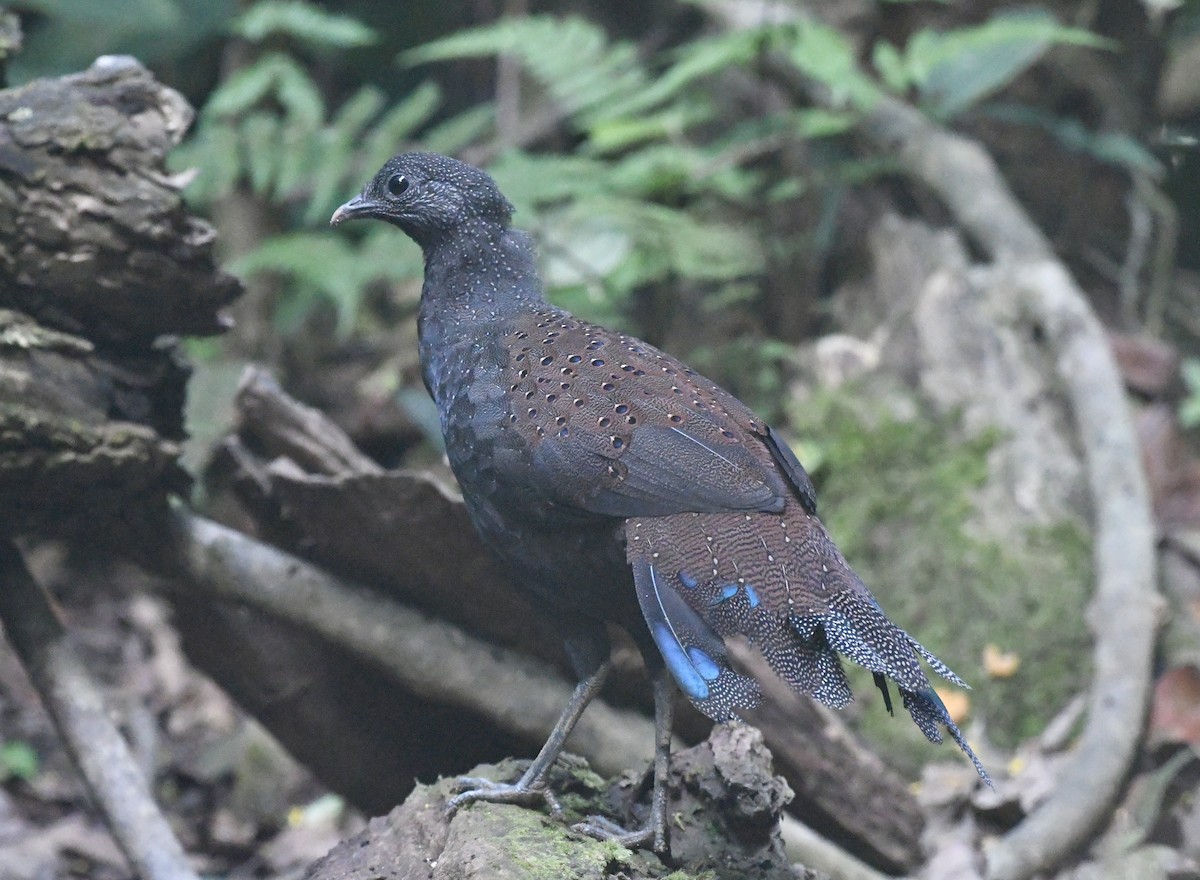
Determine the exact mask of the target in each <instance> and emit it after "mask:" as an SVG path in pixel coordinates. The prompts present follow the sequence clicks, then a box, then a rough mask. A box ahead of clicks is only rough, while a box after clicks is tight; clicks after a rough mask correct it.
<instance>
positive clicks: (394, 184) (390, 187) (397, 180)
mask: <svg viewBox="0 0 1200 880" xmlns="http://www.w3.org/2000/svg"><path fill="white" fill-rule="evenodd" d="M407 189H408V178H407V177H405V176H404V175H403V174H393V175H392V176H391V177H389V178H388V182H387V191H388V192H389V193H391V194H392V195H394V196H399V195H403V194H404V191H405V190H407Z"/></svg>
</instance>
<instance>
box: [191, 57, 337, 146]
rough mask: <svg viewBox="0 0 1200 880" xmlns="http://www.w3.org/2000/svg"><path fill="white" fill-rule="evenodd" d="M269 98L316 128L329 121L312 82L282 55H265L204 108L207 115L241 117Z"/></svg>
mask: <svg viewBox="0 0 1200 880" xmlns="http://www.w3.org/2000/svg"><path fill="white" fill-rule="evenodd" d="M268 98H273V99H274V100H276V101H278V102H279V103H280V104H282V105H283V106H284V109H285V111H286V112H287V113H288V114H289V115H291V116H295V117H297V118H298V119H301V120H303V121H304V122H305V123H307V124H308V125H310V126H312V127H313V128H315V127H316V126H317V125H318V124H320V122H321V120H322V119H324V118H325V102H324V100H323V99H322V98H321V92H320V90H319V89H318V88H317V86H316V84H315V83H314V82H313V81H312V78H311V77H310V76H309V75H308V73H307V71H305V70H304V68H302V67H301V66H300V65H299V64H298V63H297V62H296V61H294V60H293V59H292V58H291V57H289V56H287V55H283V54H281V53H278V52H272V53H270V54H267V55H264V56H263V57H262V58H259V59H258V60H257V61H256V62H254V63H253V64H251V65H250V66H249V67H246V68H243V69H242V70H239V71H237V72H236V73H235V74H233V75H232V76H231V77H230V78H229V79H228V80H226V81H225V82H224V83H222V84H221V86H220V87H218V88H217V89H216V90H215V91H214V92H213V93H212V96H211V97H210V98H209V100H208V103H207V104H205V105H204V113H205V115H207V116H213V117H218V118H219V117H222V116H239V115H242V114H244V113H247V112H248V111H250V110H251V109H253V108H254V107H256V106H257V105H258V104H260V103H261V102H263V101H265V100H267V99H268Z"/></svg>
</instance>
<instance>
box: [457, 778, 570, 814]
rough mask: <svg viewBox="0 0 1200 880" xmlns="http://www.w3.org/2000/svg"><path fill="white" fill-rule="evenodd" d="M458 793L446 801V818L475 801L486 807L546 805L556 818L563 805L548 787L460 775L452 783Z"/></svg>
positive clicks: (561, 812)
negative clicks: (487, 804)
mask: <svg viewBox="0 0 1200 880" xmlns="http://www.w3.org/2000/svg"><path fill="white" fill-rule="evenodd" d="M455 786H456V787H457V788H458V789H459V793H458V794H456V795H455V796H454V797H452V798H450V800H448V801H447V802H446V816H447V818H449V817H450V816H453V815H454V814H455V813H456V812H457V811H458V810H459V809H461V808H462V807H465V806H466V805H467V804H473V803H475V802H476V801H484V802H486V803H489V804H518V805H520V806H523V807H534V806H539V805H540V804H545V805H546V807H547V808H548V809H549V810H550V815H551V816H553V817H554V818H555V819H561V818H562V817H563V808H562V804H560V803H559V802H558V798H557V797H555V796H554V793H553V792H551V791H550V790H549V789H548V788H545V787H543V786H537V787H531V786H528V785H522V784H521V783H520V782H515V783H513V782H493V781H492V780H491V779H483V778H481V777H478V776H460V777H459V778H458V779H457V780H455Z"/></svg>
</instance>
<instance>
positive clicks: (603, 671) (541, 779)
mask: <svg viewBox="0 0 1200 880" xmlns="http://www.w3.org/2000/svg"><path fill="white" fill-rule="evenodd" d="M611 669H612V663H611V661H608V660H605V661H604V662H602V663H600V664H599V665H598V666H597V667H596V669H595V671H594V672H592V674H591V675H589V676H588V677H587V678H585V679H583V680H582V681H580V682H579V684H577V685H575V691H574V693H572V694H571V699H570V701H569V702H568V703H567V705H566V707H565V708H564V709H563V711H562V714H561V715H559V716H558V721H556V722H555V724H554V729H553V730H551V731H550V736H549V737H548V738H547V739H546V744H545V745H543V746H542V749H541V751H539V752H538V754H537V757H536V758H534V759H533V762H532V763H531V764H530V765H529V768H528V769H527V770H526V771H525V772H524V773H523V774H522V775H521V778H520V779H518V780H517V781H516V782H512V783H508V782H493V781H492V780H490V779H481V778H479V777H475V776H461V777H459V779H458V780H457V781H458V786H459V788H460V789H463V791H461V792H460V793H459V794H457V795H455V796H454V797H453V798H451V799H450V800H449V801H448V802H447V804H446V814H447V815H448V816H451V815H453V814H454V812H455V811H456V810H458V809H459V808H460V807H463V806H466V805H467V804H470V803H474V802H475V801H488V802H489V803H498V804H534V803H538V802H543V803H545V804H546V805H547V806H548V807H549V808H550V812H551V813H552V814H553V815H555V816H556V817H561V816H562V807H561V806H560V805H559V803H558V799H557V798H556V797H555V796H554V795H553V793H551V792H550V791H549V790H548V789H547V788H546V773H547V772H548V771H549V770H550V768H551V766H553V764H554V762H555V761H556V760H557V759H558V755H559V753H560V752H561V751H562V747H563V743H564V742H566V739H567V737H568V736H569V735H570V733H571V730H572V729H573V728H574V727H575V723H576V722H577V721H578V720H579V716H580V715H582V714H583V710H584V709H586V708H587V705H588V703H590V702H591V701H592V699H593V698H594V697H595V696H596V694H598V693H600V689H601V688H602V687H604V681H605V679H607V678H608V673H609V672H610V671H611Z"/></svg>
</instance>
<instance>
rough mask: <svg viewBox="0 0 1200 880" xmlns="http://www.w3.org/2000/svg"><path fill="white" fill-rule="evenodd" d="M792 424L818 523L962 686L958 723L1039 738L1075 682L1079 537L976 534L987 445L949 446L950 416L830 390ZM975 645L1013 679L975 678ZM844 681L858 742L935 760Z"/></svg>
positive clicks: (1006, 739)
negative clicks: (854, 702)
mask: <svg viewBox="0 0 1200 880" xmlns="http://www.w3.org/2000/svg"><path fill="white" fill-rule="evenodd" d="M793 424H794V429H793V430H794V431H795V433H796V436H797V437H798V439H799V441H800V442H799V443H798V444H797V445H798V452H800V455H801V460H802V461H805V462H808V463H812V464H813V465H814V468H815V473H813V478H814V480H815V482H816V484H817V489H818V498H819V502H820V510H821V516H822V518H823V519H824V520H825V522H826V524H827V525H828V527H829V529H830V531H831V532H832V534H833V536H834V538H835V539H836V540H837V542H838V544H839V546H840V547H841V548H842V551H843V553H844V554H845V556H846V558H847V559H848V560H849V562H850V564H851V565H852V566H853V567H854V568H855V570H856V571H857V572H858V573H859V575H860V576H861V577H862V578H863V580H864V581H865V582H866V583H867V585H868V586H869V587H870V588H871V590H872V591H873V592H874V593H875V595H876V596H877V597H878V599H879V601H880V604H881V605H882V606H883V607H884V609H885V611H886V612H887V613H888V615H889V616H890V617H891V618H892V619H893V620H894V621H896V622H897V623H898V624H899V625H900V626H902V627H903V628H904V629H906V630H907V631H908V632H910V633H912V634H913V635H914V636H915V637H916V638H917V639H918V640H919V641H921V642H922V643H923V644H924V645H926V646H927V647H928V648H929V649H930V650H931V651H933V652H934V653H935V654H937V655H938V656H939V657H941V658H942V659H943V660H945V661H946V662H947V663H948V664H949V665H950V666H951V668H953V669H954V670H955V671H956V672H958V673H959V675H961V676H962V677H963V678H965V679H966V680H967V681H968V682H970V683H971V684H972V685H973V686H974V688H975V689H974V690H973V691H972V692H971V693H970V697H971V707H972V715H973V717H977V718H983V719H985V720H986V721H987V730H988V734H989V737H990V738H991V739H992V740H993V741H994V742H996V743H997V744H999V745H1004V746H1012V745H1015V744H1016V743H1017V742H1018V741H1019V740H1020V739H1022V738H1024V737H1027V736H1030V735H1032V734H1034V733H1036V732H1038V731H1039V730H1041V729H1042V727H1043V726H1044V724H1045V722H1046V721H1047V720H1049V718H1050V717H1052V716H1053V714H1054V713H1055V712H1056V711H1057V710H1058V709H1060V708H1061V707H1062V705H1063V703H1064V702H1066V700H1067V699H1068V698H1069V697H1070V696H1071V695H1072V694H1074V693H1076V692H1077V691H1078V690H1079V689H1080V688H1082V687H1083V686H1084V684H1085V682H1086V679H1087V676H1088V672H1089V670H1088V661H1089V659H1090V655H1091V652H1090V648H1089V640H1088V635H1087V630H1086V626H1085V623H1084V608H1085V606H1086V604H1087V600H1088V596H1089V592H1090V587H1091V580H1092V578H1091V555H1090V549H1089V541H1088V538H1087V536H1086V535H1085V534H1084V533H1083V531H1082V529H1081V528H1080V527H1078V526H1077V525H1075V524H1073V523H1063V524H1059V525H1055V526H1052V527H1048V528H1028V527H1024V528H1022V529H1019V530H1018V538H1017V539H1015V540H1014V539H1012V538H1010V539H1008V540H1007V541H1006V540H1005V539H1001V538H996V537H991V536H988V535H986V534H980V531H981V530H980V529H979V527H978V525H977V518H976V510H975V498H976V496H977V490H978V489H979V488H980V487H981V486H983V484H984V482H985V481H986V479H987V475H988V467H987V455H988V452H989V450H990V449H992V448H993V446H994V445H995V444H996V443H997V442H998V441H999V440H1000V437H999V435H997V434H995V433H992V434H990V435H987V436H982V437H977V438H972V439H961V432H960V431H959V430H958V425H957V420H956V419H954V418H945V417H936V416H932V415H930V414H928V413H919V414H918V415H917V416H915V417H913V418H909V419H903V420H902V419H899V418H897V417H895V416H894V415H890V414H889V413H888V411H887V410H886V408H885V407H883V406H882V405H881V404H879V403H866V402H864V398H863V397H861V396H858V395H856V394H855V393H854V392H853V390H851V391H847V390H846V389H842V390H839V391H838V392H837V393H836V394H834V393H821V394H818V395H816V396H815V397H814V399H812V400H809V401H807V402H806V403H805V404H804V406H803V407H802V408H798V409H797V411H796V412H795V413H794V414H793ZM988 643H993V644H995V645H996V646H997V647H999V648H1000V649H1002V650H1004V651H1015V652H1016V653H1017V654H1018V655H1019V657H1020V660H1021V663H1020V667H1019V668H1018V670H1017V673H1016V674H1015V675H1014V676H1012V677H1011V678H1007V679H990V678H989V677H988V675H987V674H986V672H985V670H984V666H983V650H984V646H985V645H987V644H988ZM857 672H860V671H857V670H856V673H857ZM852 683H853V684H854V686H855V693H856V694H857V696H858V699H859V703H860V706H861V707H862V708H860V710H859V714H860V715H861V717H862V722H863V728H864V732H865V733H866V734H867V735H868V736H869V737H872V738H876V739H886V740H887V744H886V747H885V749H886V750H885V754H887V755H889V757H892V758H896V759H899V760H898V761H897V763H899V764H902V765H904V766H905V767H907V768H909V769H911V768H912V766H913V764H915V762H916V761H918V760H928V759H930V758H933V757H946V755H945V753H944V752H937V751H933V750H931V749H929V747H928V745H927V744H926V743H925V740H924V738H923V737H922V736H921V735H920V733H919V731H917V730H916V728H915V727H914V726H913V725H911V724H908V723H900V722H899V719H897V720H895V721H892V720H890V719H889V718H888V717H887V715H886V713H884V712H882V711H881V703H882V698H881V697H880V696H879V694H878V692H877V691H875V689H874V687H872V685H871V679H870V676H869V675H868V674H866V673H865V672H864V673H862V674H861V675H860V674H856V675H854V676H852ZM947 686H948V687H952V686H950V685H947ZM898 711H900V713H901V714H903V711H902V710H898Z"/></svg>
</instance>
